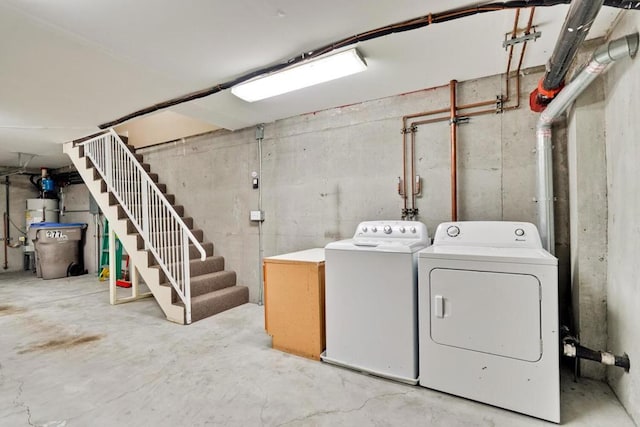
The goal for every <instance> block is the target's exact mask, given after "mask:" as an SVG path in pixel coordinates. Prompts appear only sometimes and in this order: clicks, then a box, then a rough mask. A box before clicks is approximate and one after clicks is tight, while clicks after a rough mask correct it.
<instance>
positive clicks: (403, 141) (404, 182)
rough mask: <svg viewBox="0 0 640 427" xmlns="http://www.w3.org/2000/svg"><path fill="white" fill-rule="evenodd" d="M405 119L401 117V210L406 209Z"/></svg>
mask: <svg viewBox="0 0 640 427" xmlns="http://www.w3.org/2000/svg"><path fill="white" fill-rule="evenodd" d="M406 128H407V119H406V118H404V117H403V118H402V183H401V184H402V194H401V196H402V199H403V203H404V205H403V206H404V210H403V212H406V211H407V134H406V132H405V129H406Z"/></svg>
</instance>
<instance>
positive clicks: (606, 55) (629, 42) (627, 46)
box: [536, 33, 639, 254]
mask: <svg viewBox="0 0 640 427" xmlns="http://www.w3.org/2000/svg"><path fill="white" fill-rule="evenodd" d="M638 41H639V37H638V33H634V34H630V35H628V36H625V37H622V38H619V39H617V40H613V41H611V42H609V43H607V44H605V45H603V46H601V47H599V48H598V49H597V50H596V51H595V52H594V53H593V56H592V59H591V61H590V62H589V63H588V64H587V66H586V67H584V68H583V69H582V71H580V73H579V74H578V75H577V76H576V77H575V78H574V79H573V80H572V81H571V83H569V84H568V85H567V86H566V87H565V88H564V90H563V91H562V92H560V93H559V94H558V96H557V97H556V98H555V99H554V100H553V101H552V102H551V103H550V104H549V105H548V106H547V108H546V109H545V110H544V112H543V113H542V114H540V118H539V119H538V124H537V126H536V138H537V142H536V153H537V180H536V185H537V189H536V194H537V201H538V229H539V231H540V237H541V238H542V244H543V246H544V248H545V249H546V250H548V251H549V252H551V253H552V254H553V253H555V247H554V246H555V229H554V225H553V169H552V167H553V156H552V152H551V147H552V141H551V139H552V132H551V126H552V124H553V122H554V120H556V119H557V118H558V117H560V116H561V115H562V114H563V113H564V112H565V111H566V110H567V108H568V107H569V106H570V105H571V104H572V103H573V101H575V99H576V98H577V97H578V96H580V94H581V93H582V91H584V90H585V89H586V88H587V87H588V86H589V85H590V84H591V82H592V81H593V80H595V78H596V77H598V75H600V74H602V73H603V72H604V71H605V70H606V68H607V65H609V64H611V63H612V62H614V61H616V60H618V59H620V58H624V57H626V56H629V57H631V58H633V57H634V56H635V55H636V53H637V52H638Z"/></svg>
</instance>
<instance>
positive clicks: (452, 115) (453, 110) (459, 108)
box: [402, 7, 535, 221]
mask: <svg viewBox="0 0 640 427" xmlns="http://www.w3.org/2000/svg"><path fill="white" fill-rule="evenodd" d="M534 13H535V7H532V8H531V13H530V14H529V20H528V22H527V27H526V30H525V33H526V34H528V33H529V32H530V31H531V27H532V26H533V17H534ZM519 20H520V9H517V10H516V15H515V19H514V23H513V30H512V37H515V36H516V34H517V31H518V23H519ZM527 43H528V42H527V41H525V42H524V43H523V45H522V49H521V51H520V59H519V61H518V68H517V70H516V103H515V104H514V105H511V106H508V107H502V108H500V109H499V110H498V109H497V108H492V109H487V110H480V111H473V112H469V113H465V114H461V116H464V117H473V116H480V115H484V114H495V113H498V112H504V111H511V110H515V109H518V108H519V107H520V71H521V69H522V63H523V60H524V53H525V50H526V47H527ZM512 60H513V45H511V46H510V49H509V59H508V61H507V70H506V72H505V80H506V84H505V86H506V96H505V97H504V98H502V99H501V101H502V105H504V104H505V103H507V102H508V101H509V100H510V98H511V97H510V93H509V92H510V78H511V77H510V74H511V63H512ZM456 84H457V81H456V80H452V81H451V82H450V83H449V88H450V92H451V102H450V104H451V105H450V107H449V108H440V109H436V110H430V111H423V112H420V113H413V114H408V115H406V116H403V117H402V150H403V152H402V153H403V154H402V177H403V192H404V195H403V199H404V209H405V210H406V209H407V199H408V195H407V182H406V177H407V173H406V169H407V164H406V163H407V154H406V150H407V141H406V129H407V128H408V127H407V121H408V120H409V119H414V118H418V117H426V116H431V115H434V114H440V113H445V112H449V117H444V116H441V117H436V118H433V119H425V120H418V121H414V122H411V124H410V125H409V127H410V128H413V127H414V126H420V125H426V124H431V123H437V122H442V121H445V120H450V121H451V187H452V191H451V193H452V194H451V210H452V215H451V216H452V219H453V220H454V221H455V220H456V219H457V216H458V215H457V124H456V123H455V121H456V119H457V118H458V115H457V113H458V112H463V111H464V110H468V109H473V108H478V107H484V106H487V105H495V103H496V101H495V100H488V101H480V102H474V103H469V104H463V105H456V99H455V97H456V88H455V85H456ZM440 87H444V85H443V86H437V87H434V88H433V89H437V88H440ZM410 149H411V187H412V189H411V194H412V208H415V194H414V193H415V182H414V181H415V176H414V175H415V135H414V133H413V132H412V133H411V145H410Z"/></svg>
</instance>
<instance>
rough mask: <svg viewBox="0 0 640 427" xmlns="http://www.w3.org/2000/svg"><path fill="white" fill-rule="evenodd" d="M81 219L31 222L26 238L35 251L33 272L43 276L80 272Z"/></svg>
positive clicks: (75, 274)
mask: <svg viewBox="0 0 640 427" xmlns="http://www.w3.org/2000/svg"><path fill="white" fill-rule="evenodd" d="M86 228H87V224H84V223H68V224H65V223H57V222H41V223H39V224H32V225H31V228H30V229H29V239H31V240H33V243H34V246H35V251H36V275H37V276H38V277H42V278H43V279H59V278H61V277H67V276H77V275H78V274H82V273H83V272H84V266H83V260H82V248H81V242H82V241H83V234H84V230H85V229H86Z"/></svg>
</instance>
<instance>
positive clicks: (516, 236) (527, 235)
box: [433, 221, 542, 249]
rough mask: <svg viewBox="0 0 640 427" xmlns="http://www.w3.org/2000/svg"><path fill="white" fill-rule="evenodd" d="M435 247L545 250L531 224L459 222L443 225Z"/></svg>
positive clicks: (438, 229)
mask: <svg viewBox="0 0 640 427" xmlns="http://www.w3.org/2000/svg"><path fill="white" fill-rule="evenodd" d="M433 244H434V246H482V247H496V248H530V249H542V243H541V241H540V234H539V233H538V229H537V228H536V226H535V225H533V224H531V223H529V222H509V221H458V222H444V223H442V224H440V225H439V226H438V228H437V230H436V234H435V236H434V238H433Z"/></svg>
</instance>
